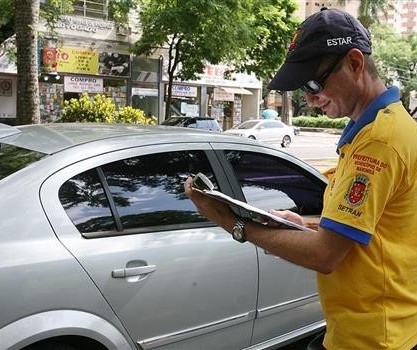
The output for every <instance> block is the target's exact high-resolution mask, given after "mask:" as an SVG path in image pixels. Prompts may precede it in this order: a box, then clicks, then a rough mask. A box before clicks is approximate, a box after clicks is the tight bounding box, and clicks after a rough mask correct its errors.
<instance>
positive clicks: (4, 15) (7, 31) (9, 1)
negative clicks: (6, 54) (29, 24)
mask: <svg viewBox="0 0 417 350" xmlns="http://www.w3.org/2000/svg"><path fill="white" fill-rule="evenodd" d="M0 8H1V11H0V45H1V44H2V43H3V42H4V41H5V40H6V39H8V38H10V37H11V36H12V35H13V34H14V6H13V0H0ZM0 55H1V53H0Z"/></svg>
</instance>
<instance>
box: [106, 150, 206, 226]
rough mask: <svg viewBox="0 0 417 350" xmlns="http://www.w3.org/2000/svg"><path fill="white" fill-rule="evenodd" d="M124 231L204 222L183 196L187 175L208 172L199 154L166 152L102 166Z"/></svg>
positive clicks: (202, 154)
mask: <svg viewBox="0 0 417 350" xmlns="http://www.w3.org/2000/svg"><path fill="white" fill-rule="evenodd" d="M102 169H103V172H104V175H105V177H106V180H107V182H108V184H109V188H110V192H111V194H112V196H113V198H114V202H115V204H116V208H117V212H118V214H119V216H120V219H121V222H122V226H123V228H124V229H131V228H137V227H149V226H160V225H173V224H183V223H190V222H199V221H206V219H205V218H203V217H202V216H200V215H199V214H198V213H197V211H196V209H195V207H194V205H193V204H192V203H191V202H190V201H189V200H188V198H187V197H186V196H185V195H184V189H183V186H184V181H185V178H186V176H187V175H188V174H190V173H196V172H198V171H201V172H203V173H208V174H209V176H210V177H211V178H213V176H212V171H211V169H210V167H209V164H208V160H207V158H206V156H205V154H204V153H203V152H183V151H181V152H169V153H159V154H151V155H146V156H141V157H137V158H131V159H126V160H122V161H118V162H114V163H111V164H107V165H105V166H103V167H102Z"/></svg>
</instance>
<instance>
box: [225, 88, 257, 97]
mask: <svg viewBox="0 0 417 350" xmlns="http://www.w3.org/2000/svg"><path fill="white" fill-rule="evenodd" d="M220 89H222V90H223V91H224V92H227V93H229V94H239V95H253V94H252V92H250V91H249V90H246V89H244V88H238V87H220Z"/></svg>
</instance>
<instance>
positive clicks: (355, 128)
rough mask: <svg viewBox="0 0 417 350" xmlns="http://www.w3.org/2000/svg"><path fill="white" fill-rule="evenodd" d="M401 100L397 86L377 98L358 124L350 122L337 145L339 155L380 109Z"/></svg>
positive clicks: (373, 118)
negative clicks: (341, 149)
mask: <svg viewBox="0 0 417 350" xmlns="http://www.w3.org/2000/svg"><path fill="white" fill-rule="evenodd" d="M399 100H400V91H399V90H398V88H397V87H395V86H393V87H390V88H389V89H388V90H386V91H384V92H383V93H382V94H381V95H379V96H378V97H377V98H375V99H374V100H373V101H372V102H371V103H370V105H369V106H368V107H367V108H366V109H365V111H364V112H363V114H362V115H361V116H360V117H359V119H358V120H357V121H356V122H355V121H353V120H350V121H349V123H348V124H347V125H346V127H345V129H344V130H343V133H342V136H341V137H340V140H339V143H338V144H337V150H336V152H337V153H339V150H340V148H342V147H343V146H344V145H345V144H347V143H351V142H352V140H353V139H354V138H355V136H356V135H357V134H358V132H359V131H361V130H362V128H364V127H365V126H366V125H368V124H370V123H372V122H373V121H374V120H375V118H376V116H377V114H378V111H379V110H380V109H383V108H385V107H386V106H388V105H390V104H391V103H394V102H398V101H399Z"/></svg>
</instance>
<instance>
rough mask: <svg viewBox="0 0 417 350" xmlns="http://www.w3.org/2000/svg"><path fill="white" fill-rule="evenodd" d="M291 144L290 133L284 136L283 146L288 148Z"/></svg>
mask: <svg viewBox="0 0 417 350" xmlns="http://www.w3.org/2000/svg"><path fill="white" fill-rule="evenodd" d="M290 145H291V137H289V136H288V135H285V136H284V137H283V138H282V141H281V146H282V147H284V148H288V147H290Z"/></svg>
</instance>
